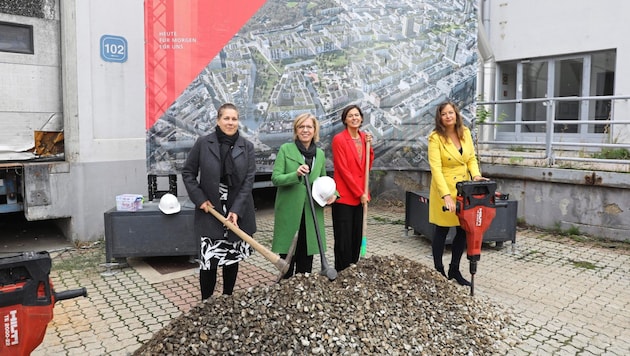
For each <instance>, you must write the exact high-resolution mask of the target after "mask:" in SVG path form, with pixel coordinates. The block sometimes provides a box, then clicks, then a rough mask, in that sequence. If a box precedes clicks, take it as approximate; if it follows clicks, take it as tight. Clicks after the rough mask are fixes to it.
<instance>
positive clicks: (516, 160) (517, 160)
mask: <svg viewBox="0 0 630 356" xmlns="http://www.w3.org/2000/svg"><path fill="white" fill-rule="evenodd" d="M521 162H523V157H510V164H517V163H521Z"/></svg>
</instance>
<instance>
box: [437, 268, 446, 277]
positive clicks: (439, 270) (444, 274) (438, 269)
mask: <svg viewBox="0 0 630 356" xmlns="http://www.w3.org/2000/svg"><path fill="white" fill-rule="evenodd" d="M435 270H436V271H438V272H440V273H442V275H443V276H444V277H446V272H444V266H435Z"/></svg>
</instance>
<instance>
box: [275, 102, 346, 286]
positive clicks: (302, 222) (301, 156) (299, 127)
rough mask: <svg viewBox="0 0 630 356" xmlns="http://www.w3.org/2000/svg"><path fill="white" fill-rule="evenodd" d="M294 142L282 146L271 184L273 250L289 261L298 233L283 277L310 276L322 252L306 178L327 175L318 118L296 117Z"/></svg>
mask: <svg viewBox="0 0 630 356" xmlns="http://www.w3.org/2000/svg"><path fill="white" fill-rule="evenodd" d="M293 140H294V141H293V142H288V143H285V144H283V145H282V146H280V150H279V151H278V155H277V156H276V161H275V162H274V166H273V173H272V174H271V181H272V182H273V184H274V186H276V187H277V192H276V201H275V207H274V210H275V211H274V231H273V242H272V245H271V250H272V251H273V252H275V253H278V254H279V255H280V257H282V258H286V257H287V255H288V253H289V248H290V246H291V242H292V241H293V238H294V236H295V233H296V232H298V241H297V246H296V250H295V253H294V256H293V259H292V260H291V264H290V266H289V270H288V271H287V273H286V274H285V276H284V278H289V277H291V276H292V275H293V274H294V272H295V273H310V272H311V271H312V269H313V255H315V254H318V253H320V251H319V245H318V243H317V235H316V234H315V224H314V222H313V214H312V213H311V207H310V204H309V201H308V199H309V198H308V196H307V195H306V194H307V191H306V185H305V181H304V178H303V177H304V176H305V175H306V174H308V178H309V182H314V181H315V179H316V178H318V177H321V176H325V175H326V157H325V156H324V151H323V150H322V149H321V148H318V147H317V142H318V141H319V122H318V121H317V119H316V118H315V116H313V115H312V114H308V113H307V114H301V115H299V116H298V117H296V118H295V120H294V122H293ZM308 193H310V192H308ZM335 199H336V196H333V197H331V199H330V200H328V201H327V202H326V203H327V204H331V203H333V202H334V201H335ZM314 205H315V215H316V216H317V225H318V226H319V229H320V237H321V239H322V246H323V248H324V251H321V252H322V253H324V252H325V249H326V236H325V234H324V210H323V208H322V207H320V206H319V205H317V204H314Z"/></svg>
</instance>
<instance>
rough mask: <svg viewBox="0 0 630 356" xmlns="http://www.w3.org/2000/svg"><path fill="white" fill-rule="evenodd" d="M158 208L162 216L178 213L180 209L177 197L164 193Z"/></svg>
mask: <svg viewBox="0 0 630 356" xmlns="http://www.w3.org/2000/svg"><path fill="white" fill-rule="evenodd" d="M158 207H159V208H160V210H161V211H162V212H163V213H164V214H175V213H179V211H180V209H181V206H180V205H179V200H177V197H176V196H174V195H173V194H171V193H166V194H164V195H163V196H162V198H160V204H159V205H158Z"/></svg>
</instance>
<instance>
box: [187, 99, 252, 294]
mask: <svg viewBox="0 0 630 356" xmlns="http://www.w3.org/2000/svg"><path fill="white" fill-rule="evenodd" d="M255 175H256V162H255V159H254V145H253V144H252V143H251V142H250V141H248V140H246V139H245V138H243V137H241V136H240V135H239V132H238V109H237V108H236V106H234V105H233V104H229V103H228V104H223V105H222V106H221V107H220V108H219V110H218V113H217V127H216V130H215V132H213V133H211V134H209V135H207V136H203V137H200V138H198V139H197V141H196V142H195V144H194V145H193V147H192V149H191V150H190V152H189V153H188V157H187V159H186V163H184V167H183V169H182V179H183V181H184V185H185V186H186V190H187V191H188V197H189V198H190V200H191V201H192V202H193V203H194V204H195V206H196V207H198V208H199V209H198V210H196V211H195V232H196V233H197V234H199V236H200V237H201V253H200V260H201V268H200V271H199V283H200V286H201V299H202V300H204V299H207V298H209V297H210V296H211V295H212V293H213V292H214V288H215V285H216V280H217V268H218V267H219V266H220V267H222V268H223V294H228V295H229V294H232V291H233V290H234V285H235V284H236V276H237V274H238V263H239V261H242V260H244V259H246V258H248V257H249V256H250V254H251V252H252V248H251V246H249V244H247V243H246V242H244V241H243V240H241V239H240V238H239V237H238V235H236V234H234V233H233V232H232V231H230V230H229V229H228V228H227V227H225V226H224V225H223V224H222V223H221V222H220V221H219V220H217V219H216V218H215V217H214V216H212V215H211V214H209V211H210V209H212V208H213V209H216V210H217V211H218V212H219V213H221V214H223V216H225V217H226V219H227V220H228V221H230V222H231V223H233V224H234V225H236V226H238V227H239V228H240V229H241V230H243V231H244V232H245V233H247V234H248V235H252V234H254V233H255V232H256V218H255V215H254V199H253V197H252V189H253V186H254V177H255Z"/></svg>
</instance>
